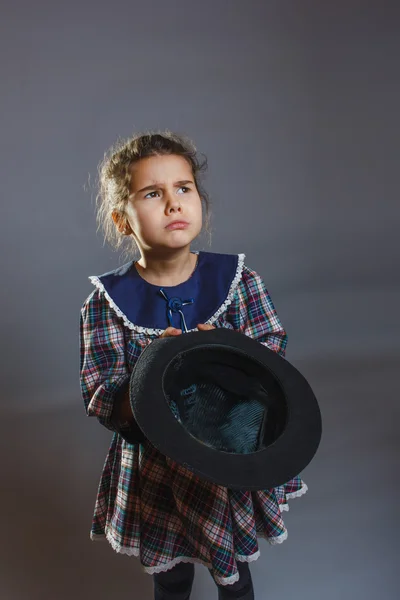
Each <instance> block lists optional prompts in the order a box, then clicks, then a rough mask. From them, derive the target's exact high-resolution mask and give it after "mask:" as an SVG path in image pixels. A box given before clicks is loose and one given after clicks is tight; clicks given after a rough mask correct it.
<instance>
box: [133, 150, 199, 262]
mask: <svg viewBox="0 0 400 600" xmlns="http://www.w3.org/2000/svg"><path fill="white" fill-rule="evenodd" d="M131 169H132V170H131V186H130V196H129V199H128V202H127V205H126V218H127V222H128V224H129V226H130V229H131V230H132V235H133V236H134V238H135V240H136V241H137V243H138V246H139V248H140V250H141V252H143V251H144V252H146V251H157V250H161V251H162V250H164V251H165V249H166V248H170V249H171V250H172V249H178V248H179V249H181V248H182V247H185V246H189V247H190V243H191V242H192V241H193V240H194V239H195V238H196V237H197V236H198V235H199V233H200V231H201V227H202V208H201V199H200V196H199V193H198V191H197V189H196V186H195V183H194V178H193V174H192V169H191V167H190V165H189V163H188V162H187V161H186V160H185V159H184V158H183V157H182V156H177V155H174V154H172V155H167V156H152V157H149V158H144V159H142V160H140V161H138V162H137V163H135V164H133V165H132V167H131ZM177 220H179V221H186V223H187V225H186V226H185V227H184V228H181V229H174V228H168V225H170V224H171V223H172V222H173V221H177ZM126 225H127V223H125V227H126Z"/></svg>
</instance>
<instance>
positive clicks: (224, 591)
mask: <svg viewBox="0 0 400 600" xmlns="http://www.w3.org/2000/svg"><path fill="white" fill-rule="evenodd" d="M237 567H238V571H239V580H238V581H237V582H236V583H233V584H232V585H219V584H217V588H218V600H254V590H253V582H252V580H251V574H250V569H249V565H248V563H247V562H238V563H237ZM193 579H194V564H192V563H183V562H182V563H179V564H177V565H176V567H174V568H173V569H170V570H169V571H163V572H162V573H157V574H155V575H153V580H154V600H189V598H190V592H191V591H192V585H193Z"/></svg>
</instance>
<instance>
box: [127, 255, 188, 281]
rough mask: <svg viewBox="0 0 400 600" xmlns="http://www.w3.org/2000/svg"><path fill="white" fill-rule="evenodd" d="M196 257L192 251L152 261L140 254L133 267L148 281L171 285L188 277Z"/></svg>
mask: <svg viewBox="0 0 400 600" xmlns="http://www.w3.org/2000/svg"><path fill="white" fill-rule="evenodd" d="M197 258H198V256H197V254H195V253H193V252H189V254H188V255H185V256H179V257H174V258H167V259H163V260H154V261H153V260H151V259H150V260H149V259H146V257H143V256H142V257H141V259H140V260H139V261H137V262H136V263H135V267H136V270H137V272H138V273H139V275H140V276H141V277H142V278H143V279H145V280H146V281H147V282H148V283H151V284H153V285H159V286H166V287H172V286H175V285H179V284H180V283H183V282H184V281H187V280H188V279H189V278H190V276H191V275H192V273H193V271H194V270H195V268H196V265H197Z"/></svg>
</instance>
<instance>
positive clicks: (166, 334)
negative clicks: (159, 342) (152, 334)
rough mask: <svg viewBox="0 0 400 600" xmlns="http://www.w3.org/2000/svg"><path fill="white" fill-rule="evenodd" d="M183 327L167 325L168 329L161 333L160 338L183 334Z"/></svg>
mask: <svg viewBox="0 0 400 600" xmlns="http://www.w3.org/2000/svg"><path fill="white" fill-rule="evenodd" d="M181 333H182V329H177V328H176V327H167V329H166V330H165V331H164V332H163V333H162V334H161V335H160V338H166V337H175V336H176V335H181Z"/></svg>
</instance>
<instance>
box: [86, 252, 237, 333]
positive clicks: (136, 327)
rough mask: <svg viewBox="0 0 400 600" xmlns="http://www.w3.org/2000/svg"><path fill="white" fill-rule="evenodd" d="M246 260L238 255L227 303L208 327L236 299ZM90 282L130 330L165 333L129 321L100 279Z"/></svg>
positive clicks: (91, 278)
mask: <svg viewBox="0 0 400 600" xmlns="http://www.w3.org/2000/svg"><path fill="white" fill-rule="evenodd" d="M195 254H198V252H195ZM245 258H246V255H245V254H238V264H237V267H236V273H235V277H234V278H233V280H232V283H231V285H230V288H229V292H228V295H227V297H226V299H225V301H224V302H223V304H221V306H220V307H219V308H218V310H217V311H216V312H215V313H214V314H213V316H212V317H211V318H210V319H208V321H206V324H207V325H212V324H213V323H214V322H215V321H216V320H217V319H218V317H219V316H220V315H222V314H223V313H224V312H225V311H226V309H227V308H228V307H229V306H230V305H231V304H232V302H233V299H234V297H235V292H236V289H237V287H238V285H239V283H240V281H241V279H242V274H243V267H244V260H245ZM89 280H90V281H91V283H92V284H93V285H94V286H96V288H97V289H98V290H100V291H101V292H102V293H103V294H104V297H105V299H106V300H107V302H108V304H109V305H110V307H111V308H112V309H113V311H114V312H115V313H116V315H117V316H118V317H119V318H120V319H122V321H123V323H124V325H125V326H126V327H128V329H131V330H132V331H136V332H137V333H144V334H145V335H156V336H160V335H161V334H162V333H163V331H164V330H163V329H152V328H150V327H140V326H139V325H135V324H134V323H132V322H131V321H130V320H129V319H128V317H127V316H126V315H125V314H124V313H123V312H122V310H121V309H120V308H119V307H118V306H117V305H116V304H115V302H114V300H113V299H112V298H111V296H110V295H109V294H108V292H107V291H106V289H105V287H104V285H103V283H102V282H101V280H100V278H99V277H97V276H94V275H92V276H90V277H89ZM191 331H198V329H197V327H195V328H194V329H188V333H189V332H191Z"/></svg>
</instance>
